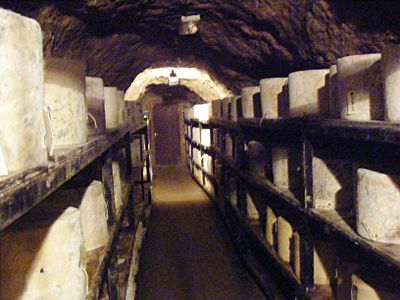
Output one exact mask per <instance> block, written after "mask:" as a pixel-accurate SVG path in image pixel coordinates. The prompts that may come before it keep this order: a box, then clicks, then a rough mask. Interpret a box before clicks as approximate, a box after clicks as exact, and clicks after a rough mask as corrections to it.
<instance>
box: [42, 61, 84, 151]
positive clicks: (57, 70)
mask: <svg viewBox="0 0 400 300" xmlns="http://www.w3.org/2000/svg"><path fill="white" fill-rule="evenodd" d="M85 73H86V64H85V63H83V62H81V61H77V60H70V59H64V58H56V57H50V58H47V59H46V62H45V94H44V95H45V104H46V105H47V106H48V107H49V108H50V119H51V130H52V134H53V143H54V147H64V146H70V145H77V144H82V143H85V142H86V139H87V136H88V129H87V121H88V115H87V105H86V99H85Z"/></svg>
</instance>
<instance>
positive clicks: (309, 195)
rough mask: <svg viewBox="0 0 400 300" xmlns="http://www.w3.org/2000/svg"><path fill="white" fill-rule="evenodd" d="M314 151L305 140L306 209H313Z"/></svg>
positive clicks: (304, 184) (304, 182)
mask: <svg viewBox="0 0 400 300" xmlns="http://www.w3.org/2000/svg"><path fill="white" fill-rule="evenodd" d="M312 159H313V149H312V145H311V143H310V141H309V140H308V139H307V138H303V141H302V168H303V187H304V207H305V209H309V208H312V207H313V202H314V201H313V174H312Z"/></svg>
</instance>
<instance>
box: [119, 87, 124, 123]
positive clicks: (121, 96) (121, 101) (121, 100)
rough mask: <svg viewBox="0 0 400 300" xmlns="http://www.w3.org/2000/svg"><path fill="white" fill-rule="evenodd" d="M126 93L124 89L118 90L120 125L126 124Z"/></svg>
mask: <svg viewBox="0 0 400 300" xmlns="http://www.w3.org/2000/svg"><path fill="white" fill-rule="evenodd" d="M124 97H125V94H124V92H123V91H120V90H117V102H118V126H122V125H124V124H125V117H124V111H125V100H124Z"/></svg>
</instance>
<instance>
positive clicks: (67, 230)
mask: <svg viewBox="0 0 400 300" xmlns="http://www.w3.org/2000/svg"><path fill="white" fill-rule="evenodd" d="M83 249H84V240H83V234H82V226H81V219H80V213H79V210H78V209H76V208H72V207H70V208H68V209H66V210H65V211H64V212H63V213H62V214H61V215H60V216H59V217H58V218H57V219H56V220H55V221H54V222H53V223H52V225H51V226H50V227H32V228H29V229H24V230H16V231H5V232H2V233H1V243H0V255H1V257H0V281H1V286H0V298H1V299H21V300H25V299H26V300H31V299H55V300H83V299H85V296H86V293H87V285H88V282H87V277H86V275H85V274H86V273H85V271H84V268H85V265H84V264H85V252H84V250H83ZM16 257H18V259H15V258H16Z"/></svg>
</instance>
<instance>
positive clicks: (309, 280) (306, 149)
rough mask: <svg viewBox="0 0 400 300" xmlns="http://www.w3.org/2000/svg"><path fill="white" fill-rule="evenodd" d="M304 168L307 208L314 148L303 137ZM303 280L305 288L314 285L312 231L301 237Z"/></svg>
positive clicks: (310, 190)
mask: <svg viewBox="0 0 400 300" xmlns="http://www.w3.org/2000/svg"><path fill="white" fill-rule="evenodd" d="M301 146H302V169H303V174H302V175H303V181H302V182H303V191H304V193H303V195H304V199H303V204H304V208H305V209H306V210H308V209H310V208H312V206H313V174H312V159H313V148H312V145H311V143H310V141H309V140H308V139H307V138H306V137H304V136H303V138H302V145H301ZM300 251H301V270H302V271H301V274H300V276H301V282H302V284H303V287H304V288H310V287H313V286H314V242H313V238H312V236H311V233H310V232H304V233H303V235H302V238H301V247H300Z"/></svg>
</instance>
